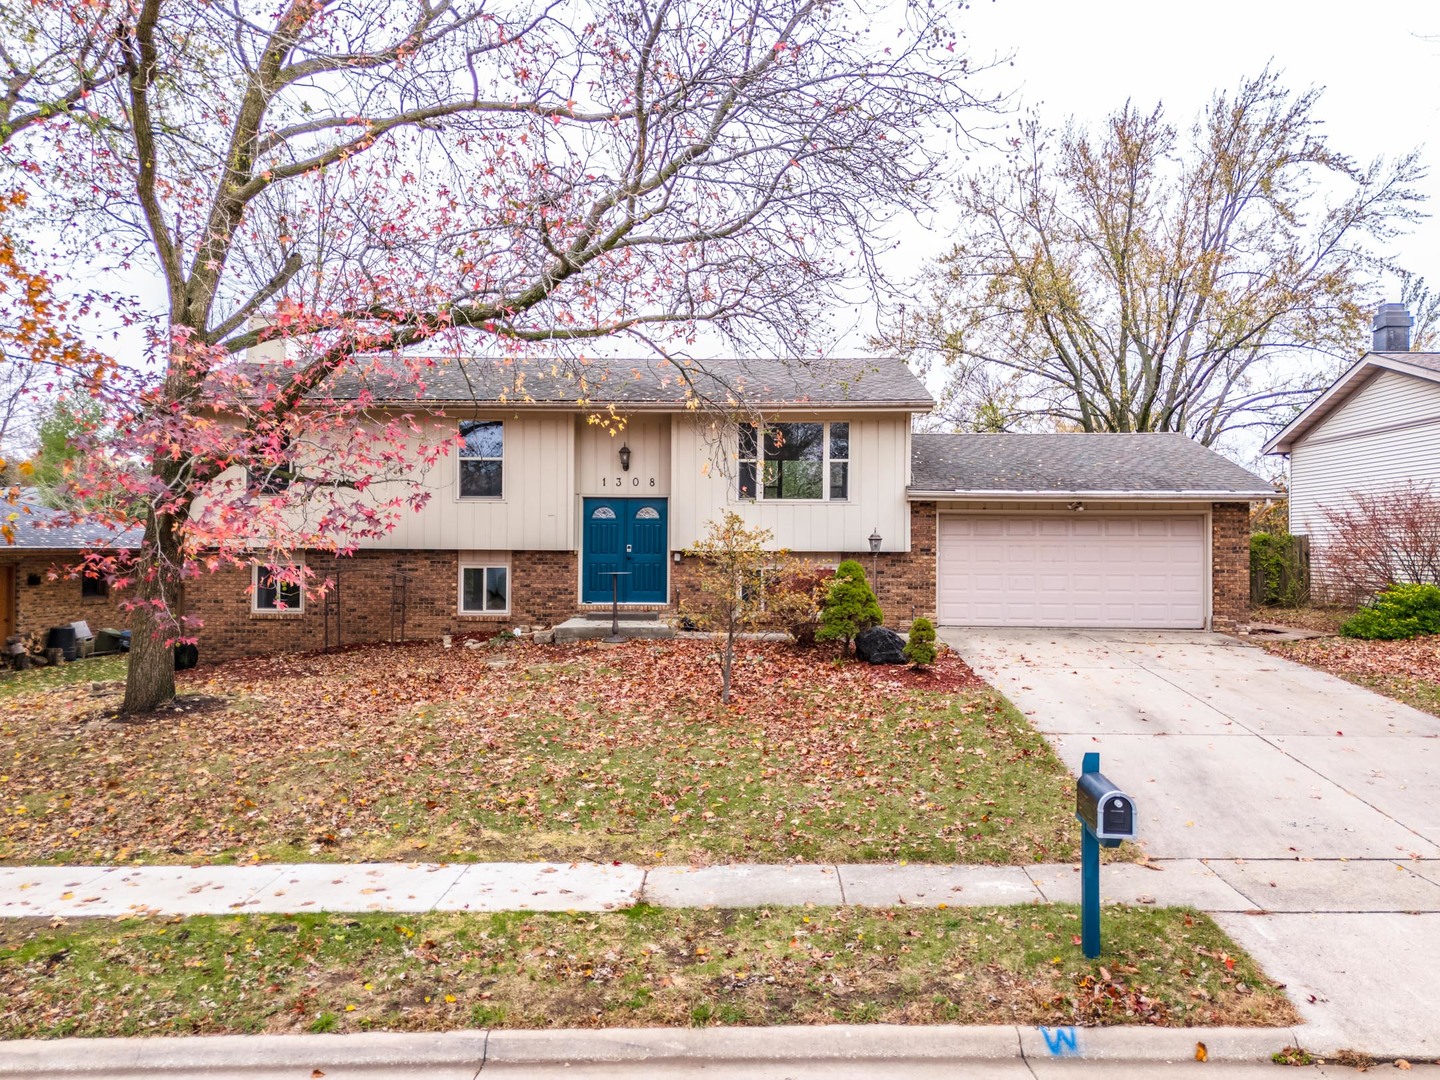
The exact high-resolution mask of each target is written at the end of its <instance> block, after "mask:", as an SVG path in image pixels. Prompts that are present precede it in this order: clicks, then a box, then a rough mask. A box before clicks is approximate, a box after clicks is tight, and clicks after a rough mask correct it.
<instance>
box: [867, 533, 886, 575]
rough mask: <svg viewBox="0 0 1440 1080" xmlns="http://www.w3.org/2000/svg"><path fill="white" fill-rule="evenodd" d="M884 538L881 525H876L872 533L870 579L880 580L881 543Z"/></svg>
mask: <svg viewBox="0 0 1440 1080" xmlns="http://www.w3.org/2000/svg"><path fill="white" fill-rule="evenodd" d="M883 539H884V538H883V537H882V536H881V535H880V526H879V525H876V526H875V528H874V529H873V530H872V531H871V533H870V580H871V581H874V582H876V583H877V584H878V583H879V581H880V543H881V541H882V540H883Z"/></svg>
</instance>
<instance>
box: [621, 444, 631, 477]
mask: <svg viewBox="0 0 1440 1080" xmlns="http://www.w3.org/2000/svg"><path fill="white" fill-rule="evenodd" d="M620 471H621V472H629V471H630V446H629V444H628V443H627V444H626V445H624V446H622V447H620Z"/></svg>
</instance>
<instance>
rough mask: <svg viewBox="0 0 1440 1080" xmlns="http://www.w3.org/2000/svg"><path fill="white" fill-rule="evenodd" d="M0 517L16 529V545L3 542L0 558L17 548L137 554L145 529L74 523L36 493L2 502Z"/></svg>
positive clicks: (65, 514)
mask: <svg viewBox="0 0 1440 1080" xmlns="http://www.w3.org/2000/svg"><path fill="white" fill-rule="evenodd" d="M0 517H3V518H4V519H5V520H6V521H8V522H9V524H10V526H11V527H12V528H13V529H14V530H15V542H14V543H13V544H10V543H6V542H5V541H4V540H0V555H3V554H4V553H5V552H6V551H7V550H9V551H13V550H15V549H17V548H19V549H21V550H24V551H76V550H79V549H81V548H84V549H87V550H94V551H120V550H127V551H134V550H135V549H137V548H139V546H140V538H141V534H142V530H141V528H140V526H138V525H132V526H130V527H129V528H128V529H126V528H116V527H115V526H114V525H109V524H102V523H100V522H98V521H89V520H82V521H75V520H74V516H73V515H72V514H70V513H69V511H65V510H52V509H50V508H49V507H47V506H44V505H42V504H41V503H40V501H39V499H38V498H37V497H36V496H35V495H34V493H33V492H23V493H22V494H21V496H20V498H19V500H18V501H17V502H16V503H15V504H14V505H13V506H11V505H6V504H3V503H0Z"/></svg>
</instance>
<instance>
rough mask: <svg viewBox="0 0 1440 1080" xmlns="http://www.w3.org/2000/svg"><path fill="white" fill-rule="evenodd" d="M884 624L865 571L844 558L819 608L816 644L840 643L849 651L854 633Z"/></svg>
mask: <svg viewBox="0 0 1440 1080" xmlns="http://www.w3.org/2000/svg"><path fill="white" fill-rule="evenodd" d="M884 621H885V616H884V615H883V614H882V613H881V611H880V603H879V601H877V600H876V599H875V594H874V593H873V592H871V591H870V583H869V582H868V581H866V580H865V568H864V567H863V566H861V565H860V564H859V563H858V562H856V561H855V560H854V559H846V560H845V561H844V562H842V563H841V564H840V565H839V566H837V567H836V568H835V577H834V578H833V579H832V580H831V582H830V589H829V591H828V592H826V594H825V603H824V606H822V607H821V609H820V630H819V632H818V633H816V635H815V637H816V638H817V639H818V640H820V641H843V642H844V643H845V650H846V652H849V650H850V641H851V639H852V638H854V637H855V635H856V634H858V633H860V631H861V630H868V629H869V628H870V627H872V626H879V625H880V624H881V623H883V622H884Z"/></svg>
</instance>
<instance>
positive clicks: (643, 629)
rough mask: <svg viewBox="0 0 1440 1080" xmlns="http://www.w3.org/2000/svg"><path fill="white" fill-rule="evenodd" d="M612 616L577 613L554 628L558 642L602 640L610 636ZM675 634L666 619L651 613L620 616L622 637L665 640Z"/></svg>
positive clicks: (627, 638)
mask: <svg viewBox="0 0 1440 1080" xmlns="http://www.w3.org/2000/svg"><path fill="white" fill-rule="evenodd" d="M611 627H612V623H611V620H610V616H608V615H606V616H604V617H603V618H600V617H597V616H595V615H577V616H575V617H574V618H573V619H566V620H565V621H564V622H562V623H560V624H558V625H557V626H556V627H555V629H554V634H555V642H556V644H564V643H566V642H570V641H602V640H604V639H605V638H607V637H609V636H610V630H611ZM674 636H675V628H674V627H673V626H671V625H670V624H669V623H668V622H666V621H665V620H664V619H657V618H656V617H655V616H653V615H651V616H648V617H645V618H627V617H626V616H624V615H621V616H620V637H622V638H625V639H626V640H627V641H628V640H631V639H634V638H644V639H647V640H664V639H668V638H673V637H674Z"/></svg>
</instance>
